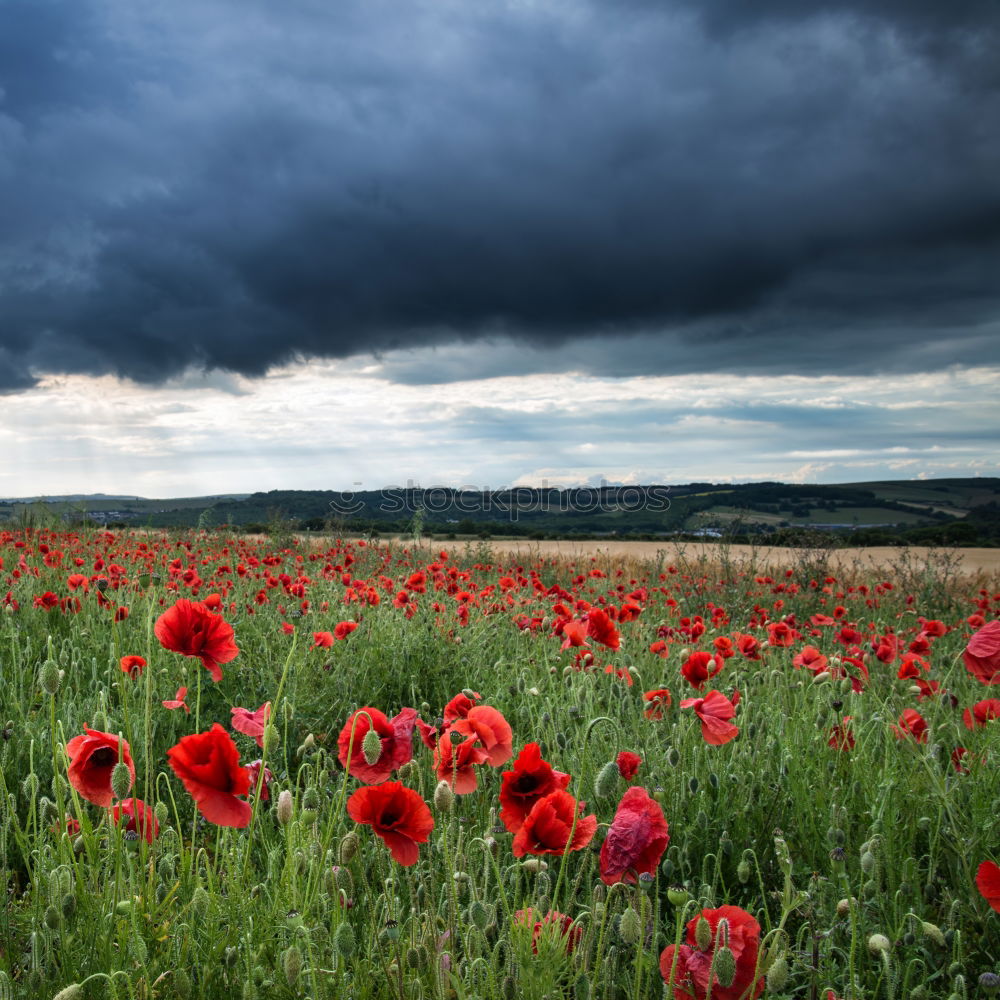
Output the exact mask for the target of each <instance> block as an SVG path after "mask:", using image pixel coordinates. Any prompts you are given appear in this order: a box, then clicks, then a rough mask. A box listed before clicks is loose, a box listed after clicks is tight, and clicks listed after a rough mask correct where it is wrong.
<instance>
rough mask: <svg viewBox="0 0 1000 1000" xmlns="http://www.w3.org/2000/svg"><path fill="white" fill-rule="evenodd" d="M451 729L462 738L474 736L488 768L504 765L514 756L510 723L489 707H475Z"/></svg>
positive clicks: (456, 721)
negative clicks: (484, 753) (484, 756)
mask: <svg viewBox="0 0 1000 1000" xmlns="http://www.w3.org/2000/svg"><path fill="white" fill-rule="evenodd" d="M452 729H454V731H455V732H456V733H461V734H462V735H463V736H476V737H477V738H478V739H479V742H480V743H482V745H483V747H484V748H485V750H486V753H487V759H488V761H489V765H490V767H500V766H501V765H502V764H506V763H507V761H508V760H510V758H511V757H512V756H513V755H514V748H513V745H512V742H511V741H512V738H513V733H512V732H511V728H510V723H508V722H507V720H506V719H505V718H504V717H503V715H501V714H500V712H498V711H497V710H496V709H495V708H493V707H492V706H490V705H476V706H474V707H473V708H470V709H469V712H468V714H467V715H466V716H465V718H464V719H456V720H455V722H453V723H452Z"/></svg>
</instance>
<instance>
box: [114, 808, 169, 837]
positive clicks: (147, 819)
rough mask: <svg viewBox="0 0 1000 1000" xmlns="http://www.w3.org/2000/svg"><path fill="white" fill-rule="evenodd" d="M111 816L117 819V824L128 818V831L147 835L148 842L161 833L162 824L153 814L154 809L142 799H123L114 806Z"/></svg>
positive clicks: (126, 826)
mask: <svg viewBox="0 0 1000 1000" xmlns="http://www.w3.org/2000/svg"><path fill="white" fill-rule="evenodd" d="M111 818H112V819H113V820H114V821H115V826H120V825H121V822H122V819H123V818H125V819H127V822H126V824H125V829H126V831H127V832H129V833H134V834H136V835H137V836H145V838H146V843H147V844H151V843H152V842H153V838H154V837H158V836H159V835H160V824H159V823H158V822H157V820H156V817H155V816H154V815H153V810H152V809H151V808H150V807H149V806H148V805H147V804H146V803H145V802H143V800H142V799H122V801H121V802H118V803H116V804H115V805H114V806H113V807H112V809H111ZM140 828H141V829H140Z"/></svg>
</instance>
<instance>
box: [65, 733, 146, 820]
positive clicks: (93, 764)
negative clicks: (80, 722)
mask: <svg viewBox="0 0 1000 1000" xmlns="http://www.w3.org/2000/svg"><path fill="white" fill-rule="evenodd" d="M83 728H84V730H85V731H86V733H85V735H83V736H74V737H73V739H71V740H70V741H69V743H67V744H66V753H67V755H68V756H69V760H70V764H69V772H68V775H69V783H70V784H71V785H72V786H73V787H74V788H75V789H76V790H77V792H79V793H80V795H81V796H82V797H83V798H85V799H86V800H87V801H88V802H93V803H94V805H95V806H103V807H104V808H107V807H108V806H110V805H111V800H112V799H113V798H114V796H113V795H112V794H111V772H112V771H113V770H114V769H115V764H117V763H118V746H119V739H118V737H117V736H115V735H114V734H113V733H102V732H100V731H99V730H97V729H91V728H90V727H89V726H84V727H83ZM120 742H121V759H122V762H123V763H124V764H125V766H126V767H127V768H128V769H129V773H130V774H131V775H132V784H134V783H135V764H133V763H132V755H131V753H129V745H128V743H126V742H125V740H121V741H120Z"/></svg>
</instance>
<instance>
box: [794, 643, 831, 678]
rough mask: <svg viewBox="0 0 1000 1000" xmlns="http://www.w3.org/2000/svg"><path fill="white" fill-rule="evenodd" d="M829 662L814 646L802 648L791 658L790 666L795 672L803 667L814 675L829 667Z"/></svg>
mask: <svg viewBox="0 0 1000 1000" xmlns="http://www.w3.org/2000/svg"><path fill="white" fill-rule="evenodd" d="M829 662H830V661H829V660H827V658H826V657H825V656H824V655H823V654H822V653H821V652H820V651H819V650H818V649H817V648H816V647H815V646H803V647H802V648H801V649H800V650H799V651H798V652H797V653H796V654H795V656H793V657H792V666H793V667H795V669H796V670H798V669H799V668H801V667H805V668H806V670H809V671H811V672H812V673H814V674H821V673H822V672H823V671H824V670H826V668H827V666H829Z"/></svg>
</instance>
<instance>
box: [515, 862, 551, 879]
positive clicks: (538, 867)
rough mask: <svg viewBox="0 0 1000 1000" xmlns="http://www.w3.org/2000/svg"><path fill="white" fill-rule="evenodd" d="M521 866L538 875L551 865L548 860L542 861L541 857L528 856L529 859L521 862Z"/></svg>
mask: <svg viewBox="0 0 1000 1000" xmlns="http://www.w3.org/2000/svg"><path fill="white" fill-rule="evenodd" d="M521 867H522V868H523V869H524V870H525V871H526V872H531V874H532V875H537V874H538V873H539V872H543V871H545V869H546V868H548V867H549V866H548V864H546V862H544V861H542V859H541V858H528V859H527V860H525V861H522V862H521Z"/></svg>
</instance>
